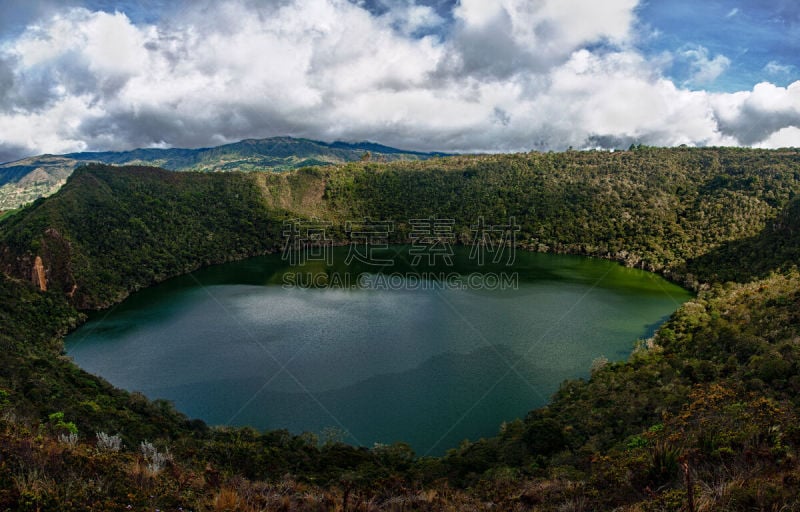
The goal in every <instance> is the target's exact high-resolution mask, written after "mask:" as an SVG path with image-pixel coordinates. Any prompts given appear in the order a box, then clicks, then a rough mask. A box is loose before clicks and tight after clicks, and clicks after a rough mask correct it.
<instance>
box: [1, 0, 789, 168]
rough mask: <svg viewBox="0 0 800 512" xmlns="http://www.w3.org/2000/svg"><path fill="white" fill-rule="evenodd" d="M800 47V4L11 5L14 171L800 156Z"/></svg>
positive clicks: (9, 151)
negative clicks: (404, 153) (585, 153)
mask: <svg viewBox="0 0 800 512" xmlns="http://www.w3.org/2000/svg"><path fill="white" fill-rule="evenodd" d="M799 55H800V2H797V1H796V0H793V1H789V0H773V1H771V2H758V1H753V0H743V1H722V0H710V1H697V0H691V1H690V0H660V1H655V0H604V1H603V2H597V1H596V0H459V1H453V0H352V1H348V0H216V1H215V0H192V1H190V0H183V1H166V0H140V1H135V0H122V1H113V0H63V1H58V0H0V161H8V160H11V159H15V158H22V157H24V156H28V155H33V154H38V153H44V152H50V153H60V152H71V151H81V150H108V149H130V148H133V147H170V146H172V147H198V146H208V145H214V144H221V143H225V142H230V141H235V140H238V139H241V138H248V137H267V136H274V135H294V136H303V137H309V138H316V139H321V140H336V139H340V140H347V141H356V140H373V141H378V142H382V143H385V144H389V145H394V146H398V147H404V148H408V149H416V150H440V151H465V152H468V151H527V150H531V149H535V150H550V149H552V150H560V149H564V148H566V147H568V146H572V147H577V148H605V149H611V148H618V147H627V146H628V145H630V144H631V143H644V144H652V145H662V146H671V145H678V144H688V145H697V146H703V145H737V146H758V147H782V146H800V57H798V56H799Z"/></svg>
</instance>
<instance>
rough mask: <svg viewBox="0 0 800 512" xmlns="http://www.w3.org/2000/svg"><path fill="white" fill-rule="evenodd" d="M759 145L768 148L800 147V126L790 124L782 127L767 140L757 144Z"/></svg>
mask: <svg viewBox="0 0 800 512" xmlns="http://www.w3.org/2000/svg"><path fill="white" fill-rule="evenodd" d="M757 147H760V148H768V149H778V148H800V127H797V126H789V127H787V128H781V129H780V130H778V131H777V132H775V133H773V134H772V135H770V136H769V137H768V138H767V139H766V140H765V141H763V142H760V143H759V144H757Z"/></svg>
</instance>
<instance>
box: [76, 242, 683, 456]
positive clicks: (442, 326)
mask: <svg viewBox="0 0 800 512" xmlns="http://www.w3.org/2000/svg"><path fill="white" fill-rule="evenodd" d="M398 251H399V253H398ZM407 251H408V248H407V247H394V248H392V249H391V250H389V251H385V252H384V253H383V254H384V256H387V257H389V256H391V257H393V258H394V259H395V264H394V265H392V266H388V267H385V268H382V269H378V268H377V267H375V266H370V265H365V264H357V263H356V262H353V264H351V265H345V263H344V260H345V258H346V255H347V253H348V249H347V248H337V249H335V250H334V258H333V259H334V263H333V265H332V266H327V265H326V264H324V263H323V262H308V263H307V264H306V265H305V266H302V267H298V266H290V265H289V263H288V262H284V261H282V260H281V257H280V255H275V256H266V257H260V258H253V259H250V260H246V261H242V262H238V263H231V264H226V265H220V266H216V267H211V268H208V269H204V270H201V271H198V272H195V273H194V274H191V275H188V276H182V277H179V278H176V279H172V280H170V281H167V282H165V283H163V284H161V285H158V286H155V287H153V288H150V289H147V290H144V291H142V292H139V293H137V294H135V295H133V296H131V297H130V298H129V299H128V300H126V301H125V302H123V303H122V304H120V305H119V306H117V307H116V308H114V309H112V310H111V311H109V312H101V313H98V314H96V315H94V317H93V318H91V319H90V321H89V322H87V323H86V324H85V325H84V326H82V327H81V328H80V329H78V330H77V331H76V332H75V333H73V334H72V335H70V336H69V337H68V339H67V352H68V354H69V355H70V356H72V357H73V358H74V360H75V361H76V363H77V364H78V365H80V366H81V367H82V368H84V369H86V370H88V371H89V372H92V373H95V374H97V375H101V376H103V377H104V378H106V379H107V380H108V381H110V382H111V383H112V384H114V385H116V386H119V387H122V388H125V389H128V390H136V391H141V392H143V393H144V394H145V395H147V396H148V397H151V398H166V399H168V400H172V401H174V402H175V404H176V406H177V408H178V409H179V410H181V411H183V412H185V413H186V414H188V415H189V416H191V417H199V418H202V419H204V420H205V421H206V422H208V423H209V424H229V425H252V426H255V427H259V428H269V429H278V428H286V429H289V430H290V431H292V432H296V433H299V432H303V431H312V432H316V433H323V432H331V431H332V430H333V429H336V430H338V431H341V432H346V434H345V435H344V436H343V439H344V440H345V441H348V442H351V443H356V444H362V445H372V444H373V443H376V442H381V443H391V442H394V441H406V442H408V443H410V444H411V445H412V446H413V447H414V449H415V450H416V451H417V453H419V454H426V453H427V454H441V453H443V452H444V451H445V450H446V449H448V448H452V447H454V446H456V445H458V443H459V442H460V441H461V440H463V439H465V438H470V439H477V438H479V437H483V436H490V435H493V434H495V433H496V432H497V429H498V426H499V425H500V423H502V422H503V421H507V420H512V419H514V418H518V417H522V416H524V414H525V413H526V412H527V411H528V410H530V409H532V408H535V407H538V406H541V405H543V404H545V403H546V402H547V400H548V399H549V397H550V396H551V395H552V393H553V392H554V391H555V390H556V389H557V388H558V386H559V384H560V383H561V382H562V381H563V380H564V379H569V378H575V377H586V376H587V375H588V373H589V368H590V366H591V363H592V361H593V360H594V359H595V358H596V357H598V356H605V357H607V358H608V359H610V360H622V359H625V358H626V357H627V356H628V354H629V353H630V352H631V350H632V348H633V345H634V343H635V341H636V340H637V339H638V338H642V337H647V336H649V335H651V334H652V332H653V331H654V329H655V328H656V327H657V326H658V324H660V323H661V322H662V321H664V320H665V319H666V318H667V317H668V316H669V315H670V314H671V313H672V312H673V311H674V310H675V309H677V308H678V306H679V305H680V304H681V303H682V302H684V301H686V300H688V299H689V298H690V295H689V293H688V292H686V291H685V290H683V289H681V288H679V287H677V286H675V285H673V284H670V283H668V282H667V281H665V280H664V279H662V278H660V277H658V276H656V275H653V274H649V273H646V272H643V271H639V270H634V269H628V268H624V267H621V266H619V265H617V264H614V263H611V262H607V261H603V260H595V259H588V258H580V257H573V256H558V255H546V254H534V253H525V252H517V254H516V261H515V264H514V266H513V267H511V268H509V267H505V266H497V267H492V266H491V265H490V266H480V267H479V266H477V265H476V264H475V262H474V261H473V260H470V258H469V249H468V248H455V258H454V261H453V265H452V267H447V266H444V265H441V266H438V267H435V268H421V267H419V266H417V267H411V266H410V264H409V263H408V261H410V258H409V256H408V254H407ZM396 253H397V254H396ZM378 270H381V272H382V273H381V274H378V273H376V272H377V271H378ZM308 272H311V273H312V276H311V277H309V276H308V275H306V273H308ZM475 272H481V273H482V274H483V277H476V276H475V275H474V274H473V273H475ZM415 273H422V274H423V275H422V277H423V278H422V279H420V278H418V277H416V275H418V274H415ZM500 273H503V274H504V276H501V277H500V278H498V279H496V278H494V277H493V276H499V275H500ZM359 276H361V277H360V280H359ZM467 276H472V277H467ZM440 277H443V278H444V279H443V280H442V279H440ZM425 278H427V279H425ZM348 279H349V281H348ZM515 280H516V281H515ZM359 284H360V285H366V286H359Z"/></svg>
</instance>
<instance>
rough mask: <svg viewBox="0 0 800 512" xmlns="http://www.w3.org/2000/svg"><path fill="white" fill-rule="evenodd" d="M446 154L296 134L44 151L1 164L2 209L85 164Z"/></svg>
mask: <svg viewBox="0 0 800 512" xmlns="http://www.w3.org/2000/svg"><path fill="white" fill-rule="evenodd" d="M441 156H447V154H446V153H435V152H434V153H424V152H420V151H410V150H404V149H398V148H394V147H390V146H385V145H383V144H379V143H377V142H371V141H360V142H344V141H334V142H323V141H317V140H313V139H306V138H296V137H288V136H281V137H269V138H264V139H254V138H251V139H243V140H241V141H238V142H232V143H228V144H222V145H220V146H209V147H200V148H136V149H131V150H125V151H86V152H76V153H65V154H62V155H53V154H43V155H37V156H31V157H27V158H23V159H20V160H15V161H12V162H6V163H1V164H0V211H3V210H13V209H15V208H18V207H20V206H22V205H24V204H27V203H30V202H32V201H34V200H36V199H38V198H39V197H46V196H49V195H51V194H53V193H54V192H56V191H57V190H58V189H59V188H61V186H63V185H64V183H65V181H66V179H67V177H68V176H69V175H70V174H72V171H74V170H75V168H76V167H78V166H80V165H82V164H85V163H103V164H113V165H152V166H157V167H161V168H163V169H167V170H170V171H200V172H229V171H264V170H272V171H279V172H280V171H286V170H290V169H297V168H300V167H308V166H317V165H323V166H324V165H338V164H342V163H346V162H353V161H358V160H361V159H375V160H377V161H385V162H391V161H396V160H425V159H429V158H435V157H441Z"/></svg>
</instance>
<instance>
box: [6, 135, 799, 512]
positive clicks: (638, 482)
mask: <svg viewBox="0 0 800 512" xmlns="http://www.w3.org/2000/svg"><path fill="white" fill-rule="evenodd" d="M798 190H800V152H797V151H782V152H774V151H757V150H739V149H683V148H678V149H670V150H665V149H652V148H636V150H635V151H627V152H616V153H603V152H567V153H557V154H555V153H554V154H530V155H500V156H483V157H453V158H444V159H435V160H430V161H426V162H402V163H391V164H375V163H370V162H361V163H353V164H348V165H343V166H341V167H325V168H309V169H301V170H298V171H294V172H292V173H284V174H280V175H278V174H266V173H250V174H242V173H231V174H225V175H218V174H199V173H187V174H175V173H170V172H167V171H160V170H156V169H150V168H108V167H102V166H90V167H85V168H82V169H80V170H79V171H77V172H76V173H75V174H73V176H72V177H71V178H70V179H69V181H68V183H67V184H66V185H65V187H64V188H63V189H62V190H61V191H59V192H58V193H57V194H56V195H55V196H53V197H51V198H49V199H46V200H41V201H37V202H36V203H34V204H33V205H31V206H29V207H28V208H26V209H25V210H24V211H22V212H20V213H18V214H16V215H13V216H10V217H7V218H5V219H3V220H2V223H0V265H1V266H2V270H3V273H4V276H2V277H0V295H2V302H0V304H2V306H1V307H0V343H2V345H3V351H2V354H1V355H0V357H2V358H3V362H2V370H0V371H1V372H2V373H0V398H2V400H0V402H1V403H0V408H2V410H3V416H2V420H0V427H1V428H0V453H2V459H0V488H2V489H3V490H2V491H0V507H2V508H11V509H30V510H34V509H37V508H38V509H52V508H58V509H61V510H69V509H75V510H83V509H87V508H93V509H95V510H113V509H125V508H126V507H128V506H130V507H132V508H143V509H144V508H160V509H162V510H165V509H177V508H178V507H183V508H184V509H187V508H188V509H193V510H328V509H338V510H378V509H385V510H481V509H485V510H530V509H538V510H604V509H611V508H615V507H623V508H621V509H623V510H680V509H684V510H686V509H690V510H779V509H781V508H782V507H783V509H784V510H794V509H797V508H800V503H798V501H797V498H796V496H797V495H798V494H799V493H800V463H798V460H800V459H798V456H800V452H799V450H800V429H798V427H797V415H798V410H799V409H798V408H799V407H800V399H798V396H800V393H798V392H800V345H798V340H800V313H798V312H800V274H798V271H797V269H796V268H794V265H795V263H796V261H797V256H798V250H799V249H798V248H799V247H800V245H798V242H800V239H799V237H800V234H799V233H800V231H799V230H800V204H799V203H798V200H797V199H795V194H796V192H797V191H798ZM430 216H437V217H439V218H452V219H455V221H456V224H455V228H454V230H455V233H456V235H457V237H458V239H459V240H460V241H462V242H464V243H469V241H470V240H471V233H470V226H471V224H473V223H475V222H476V221H477V219H478V218H479V217H484V218H485V219H486V221H487V222H491V223H504V222H507V220H508V218H510V217H514V218H515V221H516V223H517V224H519V225H520V228H521V231H520V233H519V235H518V237H517V242H518V243H519V244H520V245H521V246H524V247H527V248H530V249H532V250H548V251H560V252H574V253H581V254H587V255H594V256H601V257H607V258H613V259H617V260H619V261H621V262H623V263H625V264H627V265H636V266H642V267H644V268H648V269H651V270H655V271H659V272H662V273H664V274H665V275H667V276H669V277H671V278H673V279H676V280H678V281H679V282H683V283H686V284H687V285H689V286H693V287H695V288H696V289H698V290H699V294H698V296H697V298H696V299H695V300H693V301H691V302H689V303H687V304H685V305H684V306H682V307H681V308H680V309H679V310H678V311H677V312H676V313H675V315H673V317H672V318H671V319H670V320H669V321H668V322H667V323H666V324H665V325H664V326H662V327H661V329H660V330H659V331H658V333H657V334H656V336H655V337H654V338H653V339H651V340H647V341H644V342H640V343H639V345H638V346H637V348H636V350H635V351H634V353H633V355H632V356H631V358H630V360H629V361H628V362H626V363H618V364H602V363H599V364H597V365H596V367H595V368H593V370H592V377H591V379H589V380H588V381H572V382H567V383H565V384H564V385H563V386H562V388H561V389H560V391H559V392H558V393H557V394H556V396H555V397H554V398H553V401H552V402H551V404H550V405H548V406H547V407H545V408H542V409H539V410H536V411H531V412H530V413H529V414H528V416H527V417H526V418H523V419H520V420H518V421H514V422H510V423H507V424H504V425H502V426H501V427H500V429H499V432H498V435H497V436H496V437H494V438H491V439H483V440H475V441H473V442H465V443H463V444H462V445H461V446H459V447H457V448H454V449H453V450H451V451H450V452H449V453H448V454H447V455H446V456H445V457H443V458H438V459H434V458H416V457H415V456H414V455H413V453H411V451H410V450H409V449H408V447H407V446H404V445H401V444H398V445H394V446H388V447H385V446H381V447H375V448H372V449H366V448H357V447H351V446H347V445H344V444H341V443H339V442H338V441H337V440H336V439H335V437H334V438H330V439H323V440H319V439H315V438H314V437H313V436H292V435H290V434H288V433H286V432H265V433H258V432H255V431H252V430H249V429H226V428H209V427H207V426H206V425H204V424H203V423H202V422H199V421H190V420H188V419H187V418H184V417H183V416H181V415H180V414H179V413H177V412H175V411H173V410H172V409H171V407H170V406H169V404H167V403H164V402H150V401H148V400H146V399H145V398H144V397H142V396H140V395H137V394H130V393H127V392H124V391H120V390H115V389H113V388H112V387H110V386H109V385H108V384H107V383H104V382H103V381H102V380H100V379H97V378H95V377H92V376H90V375H87V374H85V373H84V372H82V371H81V370H79V369H78V368H76V367H74V366H73V365H72V364H71V363H70V362H69V361H68V360H65V359H63V358H62V357H60V353H61V342H60V338H61V336H62V335H63V333H64V332H65V331H66V330H68V329H70V328H72V327H74V326H75V325H76V324H77V323H78V322H80V321H81V318H82V315H81V313H80V312H79V310H81V309H87V308H100V307H107V306H110V305H112V304H114V303H116V302H118V301H120V300H122V299H123V298H124V297H125V296H126V295H127V293H129V292H131V291H133V290H135V289H138V288H141V287H143V286H148V285H149V284H151V283H153V282H156V281H159V280H162V279H165V278H167V277H170V276H173V275H176V274H179V273H183V272H187V271H190V270H192V269H194V268H197V267H198V266H201V265H206V264H210V263H215V262H221V261H226V260H228V259H232V258H242V257H246V256H249V255H253V254H259V253H263V252H268V251H272V250H276V249H277V248H278V247H279V246H280V244H281V237H282V226H283V222H284V221H285V220H287V219H291V218H297V217H299V218H311V217H317V218H321V219H325V220H328V221H330V222H331V223H332V227H331V230H330V233H331V236H333V237H336V238H339V239H341V240H346V233H345V230H344V222H345V221H346V220H348V219H360V218H363V217H371V218H373V219H390V220H394V221H395V222H396V223H397V226H396V227H397V229H396V230H395V232H394V233H393V235H392V236H393V240H395V241H405V240H407V238H408V236H409V234H410V232H411V229H412V227H411V226H410V223H409V221H410V220H411V219H415V218H425V217H430ZM37 256H38V257H39V258H40V259H41V268H42V269H44V272H45V275H46V284H47V288H48V291H46V292H43V291H38V290H37V289H36V287H37V285H38V284H39V283H40V282H41V281H40V280H39V279H38V274H37V273H36V272H35V271H34V268H35V267H36V261H37V259H36V258H37ZM35 276H37V277H35ZM74 432H77V437H74V436H72V435H71V434H73V433H74ZM98 432H103V433H107V434H108V435H109V436H112V435H113V434H117V433H118V434H119V435H120V439H119V441H120V443H121V445H122V449H121V450H119V451H117V450H115V449H114V442H113V441H109V440H108V439H107V437H108V436H97V433H98ZM148 440H149V441H150V442H152V444H150V443H149V442H148ZM142 443H144V445H142ZM167 453H168V455H167Z"/></svg>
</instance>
